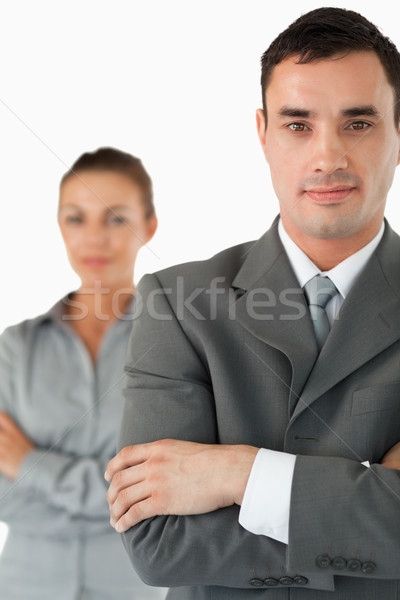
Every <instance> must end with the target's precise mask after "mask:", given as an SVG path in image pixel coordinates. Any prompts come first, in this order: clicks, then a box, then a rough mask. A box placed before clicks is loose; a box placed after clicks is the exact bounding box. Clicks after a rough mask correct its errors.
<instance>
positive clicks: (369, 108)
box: [342, 104, 380, 117]
mask: <svg viewBox="0 0 400 600" xmlns="http://www.w3.org/2000/svg"><path fill="white" fill-rule="evenodd" d="M342 115H343V116H344V117H361V116H365V117H379V116H380V114H379V111H378V110H377V109H376V108H375V106H374V105H373V104H366V105H361V106H352V107H350V108H345V109H344V110H342Z"/></svg>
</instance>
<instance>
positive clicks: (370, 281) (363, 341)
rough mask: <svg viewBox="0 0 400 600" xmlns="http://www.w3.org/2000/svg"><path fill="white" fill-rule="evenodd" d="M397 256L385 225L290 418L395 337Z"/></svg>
mask: <svg viewBox="0 0 400 600" xmlns="http://www.w3.org/2000/svg"><path fill="white" fill-rule="evenodd" d="M399 257H400V243H399V238H398V236H397V235H396V234H395V233H394V232H393V231H392V230H391V229H390V227H389V225H388V224H387V223H386V231H385V235H384V238H383V239H382V242H381V244H380V245H379V247H378V249H377V251H376V252H375V253H374V255H373V256H372V257H371V259H370V261H369V262H368V264H367V266H366V267H365V269H364V270H363V272H362V273H361V275H360V277H359V278H358V280H357V281H356V283H355V284H354V286H353V288H352V289H351V291H350V293H349V295H348V297H347V298H346V300H345V301H344V303H343V306H342V308H341V311H340V315H339V319H338V320H337V321H336V322H335V324H334V325H333V327H332V329H331V331H330V333H329V336H328V338H327V340H326V343H325V345H324V347H323V349H322V351H321V353H320V355H319V357H318V359H317V362H316V364H315V366H314V368H313V370H312V372H311V373H310V376H309V378H308V380H307V382H306V384H305V387H304V389H303V392H302V394H301V400H300V401H299V402H298V404H297V406H296V408H295V411H294V414H293V418H296V417H297V416H298V415H299V414H301V413H302V412H303V411H304V410H306V409H307V407H308V406H310V405H311V404H312V403H313V402H314V401H315V400H316V399H317V398H319V397H320V396H321V395H322V394H324V393H325V392H326V391H327V390H329V389H330V388H332V387H333V386H334V385H336V384H337V383H338V382H339V381H341V380H343V379H344V378H345V377H347V376H348V375H350V374H351V373H352V372H354V371H356V370H357V369H359V368H360V367H361V366H362V365H364V364H366V363H367V362H368V361H369V360H371V359H372V358H373V357H374V356H376V355H378V354H380V353H381V352H383V351H384V350H385V349H386V348H388V347H389V346H391V345H392V344H393V343H395V342H396V341H397V340H398V339H400V273H399V268H398V259H399ZM396 263H397V264H396Z"/></svg>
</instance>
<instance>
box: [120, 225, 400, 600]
mask: <svg viewBox="0 0 400 600" xmlns="http://www.w3.org/2000/svg"><path fill="white" fill-rule="evenodd" d="M139 299H141V300H142V302H139V307H138V311H139V313H140V316H139V317H138V318H137V319H136V320H135V322H134V327H133V335H132V337H131V341H130V347H129V356H128V363H127V373H128V380H127V388H126V390H125V395H126V403H125V411H124V417H123V425H122V430H121V436H120V446H121V447H122V446H125V445H128V444H132V443H133V444H135V443H141V442H147V441H153V440H156V439H162V438H177V439H185V440H193V441H197V442H203V443H221V444H250V445H253V446H257V447H265V448H271V449H275V450H280V451H286V452H291V453H294V454H296V455H298V458H297V461H296V467H295V472H294V480H293V487H292V496H291V509H290V528H289V544H288V546H285V545H284V544H281V543H279V542H277V541H275V540H272V539H270V538H268V537H265V536H262V535H261V536H259V535H253V534H251V533H249V532H247V531H245V530H244V529H243V528H242V527H241V526H240V525H239V524H238V513H239V508H238V507H237V506H232V507H230V508H226V509H222V510H219V511H216V512H213V513H210V514H205V515H195V516H188V517H176V516H171V517H157V518H154V519H150V520H148V521H144V522H143V523H141V524H139V525H138V526H136V527H134V528H132V529H130V530H129V531H128V532H126V533H125V534H124V536H123V537H124V543H125V546H126V548H127V551H128V553H129V555H130V557H131V559H132V562H133V564H134V565H135V568H136V569H137V571H138V572H139V575H140V576H141V577H142V578H143V579H144V580H145V581H146V582H147V583H150V584H153V585H162V586H171V587H172V588H173V589H171V591H170V592H169V596H168V598H170V599H174V600H178V599H182V600H183V599H184V600H195V599H198V600H200V599H202V600H203V599H204V600H205V599H206V598H207V599H213V600H217V599H226V600H228V599H229V600H245V599H246V600H247V599H253V598H257V599H262V598H265V599H268V600H282V599H289V598H291V599H293V600H302V599H304V600H322V599H325V598H331V597H335V598H338V599H340V600H355V599H360V600H361V599H362V600H376V599H377V598H379V599H382V600H391V599H395V598H400V582H399V580H400V472H399V471H395V470H389V469H386V468H384V467H382V466H381V465H379V461H380V459H381V458H382V456H383V455H384V453H385V452H386V451H387V450H388V449H389V448H390V447H391V446H392V445H394V444H395V443H396V442H397V441H399V439H400V239H399V237H398V236H397V235H396V234H395V233H394V232H393V231H392V230H391V229H390V227H389V226H388V225H387V224H386V230H385V234H384V237H383V238H382V241H381V243H380V245H379V247H378V248H377V250H376V252H375V253H374V255H373V256H372V258H371V259H370V261H369V263H368V265H367V267H366V268H365V270H364V271H363V273H362V274H361V275H360V277H359V279H358V281H357V282H356V285H355V286H354V287H353V289H352V291H351V292H350V294H349V295H348V297H347V298H346V300H345V302H344V304H343V306H342V308H341V312H340V318H339V320H338V321H337V322H335V324H334V326H333V328H332V329H331V331H330V334H329V336H328V339H327V341H326V343H325V345H324V347H323V350H322V352H321V353H320V355H319V356H318V352H317V345H316V341H315V338H314V333H313V327H312V323H311V320H310V317H309V313H308V310H307V305H306V301H305V298H304V295H303V293H302V290H301V289H299V284H298V282H297V280H296V278H295V276H294V274H293V272H292V270H291V267H290V265H289V262H288V259H287V256H286V253H285V251H284V250H283V247H282V245H281V243H280V240H279V236H278V233H277V227H276V222H275V223H274V224H273V226H272V227H271V229H270V230H269V231H268V232H267V233H266V234H265V235H264V236H263V237H262V238H261V239H260V240H259V241H258V242H256V243H248V244H243V245H240V246H236V247H234V248H230V249H228V250H225V251H224V252H222V253H220V254H218V255H216V256H215V257H213V258H212V259H210V260H207V261H203V262H197V263H190V264H184V265H179V266H176V267H173V268H170V269H166V270H164V271H161V272H159V273H157V274H156V275H148V276H146V277H144V278H143V280H142V282H141V285H140V287H139ZM365 460H369V461H370V462H371V464H372V467H371V468H370V469H367V468H365V467H364V466H362V465H361V461H365ZM182 586H183V587H182ZM333 590H334V592H333V593H332V591H333Z"/></svg>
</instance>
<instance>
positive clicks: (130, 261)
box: [58, 171, 157, 290]
mask: <svg viewBox="0 0 400 600" xmlns="http://www.w3.org/2000/svg"><path fill="white" fill-rule="evenodd" d="M58 222H59V225H60V229H61V233H62V236H63V239H64V243H65V246H66V249H67V254H68V258H69V261H70V263H71V266H72V268H73V269H74V271H75V272H76V273H77V275H78V276H79V277H80V279H81V282H82V287H85V288H93V287H95V286H98V285H101V287H102V288H109V290H115V289H118V288H122V287H128V288H129V287H132V282H133V272H134V266H135V260H136V256H137V253H138V252H139V250H140V248H141V247H142V246H143V245H144V244H146V243H147V242H148V241H149V240H150V239H151V237H152V235H153V234H154V232H155V229H156V227H157V219H156V217H155V215H154V216H152V217H150V218H148V219H146V218H145V214H144V206H143V202H142V192H141V189H140V187H139V186H138V185H136V184H135V183H134V182H133V181H132V180H131V179H129V178H128V177H126V176H125V175H122V174H119V173H114V172H112V171H82V172H79V173H78V174H77V175H73V176H71V177H69V178H68V179H67V180H66V181H65V182H64V183H63V185H62V187H61V191H60V204H59V211H58Z"/></svg>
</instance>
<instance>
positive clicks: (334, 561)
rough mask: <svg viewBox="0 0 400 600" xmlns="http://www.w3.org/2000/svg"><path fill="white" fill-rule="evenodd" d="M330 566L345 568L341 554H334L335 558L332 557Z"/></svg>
mask: <svg viewBox="0 0 400 600" xmlns="http://www.w3.org/2000/svg"><path fill="white" fill-rule="evenodd" d="M332 567H333V568H334V569H345V568H346V561H345V560H344V558H343V556H335V558H332Z"/></svg>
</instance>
